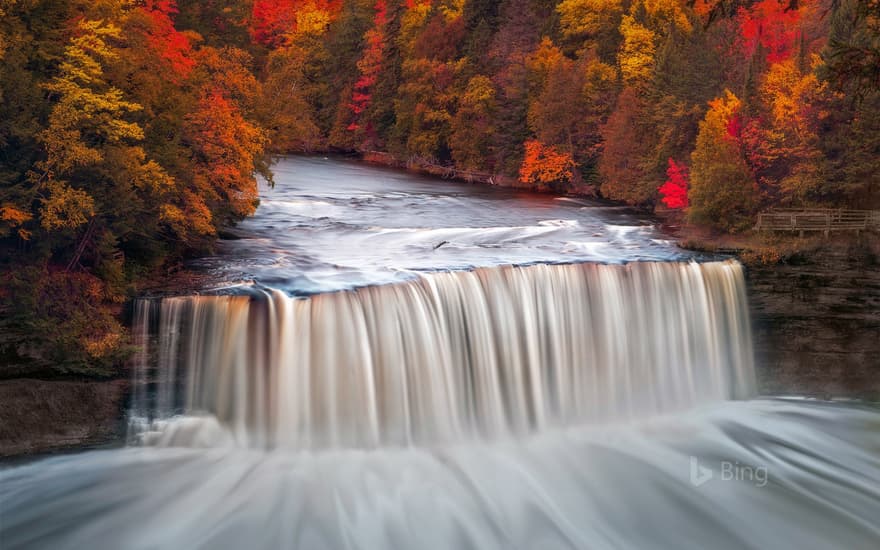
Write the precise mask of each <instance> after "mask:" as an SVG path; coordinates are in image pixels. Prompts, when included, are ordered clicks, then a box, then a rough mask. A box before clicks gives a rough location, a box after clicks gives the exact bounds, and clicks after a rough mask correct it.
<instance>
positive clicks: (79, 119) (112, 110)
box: [31, 20, 144, 230]
mask: <svg viewBox="0 0 880 550" xmlns="http://www.w3.org/2000/svg"><path fill="white" fill-rule="evenodd" d="M119 33H120V29H119V27H116V26H115V25H112V24H110V23H105V22H103V21H98V20H84V21H81V22H80V23H79V24H78V25H77V30H76V34H75V35H74V37H73V38H72V39H71V41H70V44H68V46H67V47H66V48H65V50H64V58H63V60H62V62H61V64H60V66H59V72H58V75H57V76H55V77H54V78H53V79H52V80H51V81H50V82H49V83H47V84H46V85H45V87H46V89H47V90H48V91H49V92H51V93H52V94H53V95H54V96H55V97H57V102H56V103H55V105H54V106H53V107H52V111H51V113H50V115H49V125H48V127H47V128H46V129H45V130H43V131H42V132H41V133H40V135H39V140H40V142H41V143H42V145H43V148H44V150H45V155H46V156H45V158H44V159H43V160H41V161H40V162H38V163H37V164H36V171H35V172H34V173H32V174H31V178H32V180H34V184H35V185H36V187H37V193H38V194H39V195H40V196H41V199H40V200H41V208H40V223H41V225H42V226H43V228H44V229H46V230H55V229H74V228H76V227H78V226H80V225H82V224H84V223H86V222H87V221H88V220H89V219H90V218H91V217H92V216H93V215H94V214H95V202H94V199H93V197H92V196H91V194H90V193H89V192H88V191H87V190H86V189H83V188H82V187H80V186H76V185H75V184H72V183H71V182H70V181H69V179H70V176H71V175H72V174H73V173H74V172H75V171H76V170H77V169H79V168H82V167H85V166H90V165H94V164H98V163H100V162H101V161H102V160H103V159H104V154H103V151H102V147H103V146H105V145H107V144H114V143H119V142H123V141H126V140H140V139H143V137H144V133H143V130H142V129H141V127H140V126H138V125H137V124H136V123H134V122H129V121H127V120H126V119H125V117H126V116H127V115H129V114H131V113H133V112H136V111H138V110H140V109H141V107H140V105H138V104H136V103H132V102H129V101H126V100H124V99H123V95H122V91H121V90H119V89H118V88H115V87H113V86H110V85H108V84H107V83H106V82H105V80H104V66H103V64H104V63H106V62H108V61H110V60H112V59H114V58H115V57H116V56H117V54H116V52H115V51H114V50H113V49H112V48H111V46H110V45H109V44H108V43H107V41H108V40H110V39H115V38H119Z"/></svg>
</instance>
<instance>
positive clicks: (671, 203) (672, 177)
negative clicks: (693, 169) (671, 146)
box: [657, 158, 688, 210]
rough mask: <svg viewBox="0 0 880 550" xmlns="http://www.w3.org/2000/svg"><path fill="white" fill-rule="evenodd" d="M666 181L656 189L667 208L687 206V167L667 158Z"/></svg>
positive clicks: (679, 208)
mask: <svg viewBox="0 0 880 550" xmlns="http://www.w3.org/2000/svg"><path fill="white" fill-rule="evenodd" d="M666 177H667V179H666V182H665V183H664V184H663V185H661V186H660V189H658V190H657V191H658V192H659V193H660V196H661V199H660V200H661V201H662V202H663V204H664V205H666V207H667V208H671V209H673V210H683V209H685V208H687V207H688V168H687V165H686V164H683V163H678V162H675V160H673V159H672V158H670V159H669V167H668V168H667V169H666Z"/></svg>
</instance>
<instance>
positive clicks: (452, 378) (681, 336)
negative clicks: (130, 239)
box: [133, 262, 754, 449]
mask: <svg viewBox="0 0 880 550" xmlns="http://www.w3.org/2000/svg"><path fill="white" fill-rule="evenodd" d="M136 316H137V319H138V326H136V329H135V330H136V331H137V332H138V333H139V334H141V335H142V338H141V341H142V342H143V343H147V342H149V340H150V339H149V338H147V333H148V332H149V329H150V327H153V326H158V332H159V334H158V341H157V344H156V350H155V352H156V353H155V354H154V355H155V356H156V361H157V363H158V366H157V367H154V366H152V365H150V364H149V360H148V358H149V355H150V354H149V353H145V354H143V355H141V356H140V357H139V358H138V362H137V367H136V371H137V377H138V379H136V381H135V387H136V388H138V393H137V394H136V397H135V400H134V407H133V410H134V427H135V430H136V431H138V432H140V433H139V434H137V435H138V436H139V438H140V439H142V440H144V441H146V442H147V443H150V444H156V445H175V446H190V445H202V446H203V445H210V446H217V445H220V444H223V445H237V446H250V447H269V448H275V447H285V448H290V449H306V448H325V447H332V448H339V447H366V448H374V447H378V446H387V445H412V444H437V443H443V442H461V441H464V440H469V439H478V438H497V437H502V436H508V435H522V434H526V433H529V432H534V431H543V430H545V429H547V428H550V427H557V426H565V425H571V424H576V423H584V422H598V421H619V420H626V419H633V418H647V417H650V416H654V415H658V414H663V413H669V412H673V411H680V410H684V409H687V408H691V407H693V406H695V405H697V404H700V403H706V402H713V401H722V400H725V399H731V398H744V397H750V396H751V395H753V393H754V380H753V378H754V372H753V365H752V351H751V337H750V329H749V323H748V310H747V304H746V298H745V289H744V282H743V273H742V268H741V266H740V265H739V264H736V263H733V262H714V263H706V264H697V263H634V264H628V265H597V264H575V265H552V266H548V265H539V266H531V267H523V268H516V267H509V268H489V269H478V270H475V271H466V272H442V273H433V274H426V275H422V276H420V277H419V278H418V279H417V280H415V281H413V282H406V283H399V284H396V285H388V286H378V287H367V288H361V289H358V290H354V291H347V292H336V293H329V294H322V295H318V296H313V297H310V298H291V297H288V296H287V295H286V294H285V293H283V292H281V291H277V290H276V291H267V292H265V294H257V295H255V296H187V297H180V298H166V299H164V300H162V301H161V303H159V304H155V303H151V302H148V301H143V302H140V303H139V304H138V311H137V314H136ZM156 317H158V319H157V318H156ZM622 335H625V338H624V337H622ZM154 374H155V378H156V380H157V382H158V383H157V384H156V388H155V391H153V392H151V393H147V392H145V391H144V389H145V386H146V384H145V383H146V380H147V379H149V377H151V376H153V375H154ZM180 413H183V414H185V415H186V417H182V418H181V417H177V418H171V417H175V416H177V415H179V414H180ZM150 421H152V425H151V428H150V429H147V430H146V431H144V427H146V426H150Z"/></svg>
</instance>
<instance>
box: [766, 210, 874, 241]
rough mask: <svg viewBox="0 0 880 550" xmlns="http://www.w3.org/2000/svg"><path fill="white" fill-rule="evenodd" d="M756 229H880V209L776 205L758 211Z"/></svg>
mask: <svg viewBox="0 0 880 550" xmlns="http://www.w3.org/2000/svg"><path fill="white" fill-rule="evenodd" d="M755 230H756V231H798V232H800V234H801V235H803V234H804V232H805V231H822V232H823V233H824V234H825V235H828V234H829V233H830V232H831V231H855V232H856V233H858V232H859V231H868V230H874V231H880V210H842V209H831V208H776V209H773V210H770V211H768V212H761V213H760V214H758V223H757V224H756V225H755Z"/></svg>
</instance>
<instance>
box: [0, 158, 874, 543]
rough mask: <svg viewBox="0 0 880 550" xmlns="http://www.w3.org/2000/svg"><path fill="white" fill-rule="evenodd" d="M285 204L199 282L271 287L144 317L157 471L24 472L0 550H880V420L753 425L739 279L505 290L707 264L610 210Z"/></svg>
mask: <svg viewBox="0 0 880 550" xmlns="http://www.w3.org/2000/svg"><path fill="white" fill-rule="evenodd" d="M276 175H277V181H278V185H277V186H276V187H275V188H274V189H272V190H271V191H268V190H266V192H265V193H264V194H263V197H262V199H263V203H262V205H261V206H260V208H259V210H258V212H257V214H256V216H254V217H253V218H251V219H249V220H247V221H246V222H244V223H243V224H242V225H241V226H240V227H239V228H238V229H237V230H236V231H237V233H238V236H239V237H240V238H239V239H237V240H230V241H225V242H223V243H222V246H221V252H222V253H221V254H220V255H219V256H217V257H215V258H210V259H207V260H205V261H204V262H202V265H203V266H204V267H206V268H207V269H209V270H211V271H213V272H216V273H218V274H220V275H221V276H223V277H225V278H226V280H227V281H228V282H229V283H231V284H233V285H239V284H240V283H241V282H242V281H254V282H255V283H256V284H255V285H252V286H250V287H249V288H250V291H248V293H247V294H240V295H238V296H217V295H214V296H189V297H179V298H166V299H164V300H161V301H160V300H144V301H140V302H138V304H137V306H136V309H137V311H136V318H137V319H138V323H137V324H136V326H135V327H134V335H135V337H136V340H137V342H136V343H138V344H139V345H140V350H139V352H138V354H137V356H136V357H135V365H136V369H135V371H136V376H135V380H134V383H133V386H132V393H133V395H132V405H133V406H132V411H131V419H132V430H131V431H132V445H131V446H129V447H128V448H126V449H115V450H106V451H98V452H89V453H80V454H74V455H70V456H62V457H56V458H50V459H45V460H40V461H37V462H34V463H31V464H28V465H24V466H19V467H15V468H7V469H0V549H2V550H42V549H46V548H51V549H53V550H68V549H69V550H81V549H84V548H88V549H91V550H141V549H142V550H164V549H169V550H189V549H204V550H217V549H229V550H240V549H247V550H260V549H267V550H274V549H279V548H296V549H304V550H312V549H315V550H323V549H328V550H330V549H345V550H361V549H362V550H395V549H401V550H413V549H428V550H433V549H437V550H453V549H454V550H469V549H478V550H495V549H498V550H510V549H522V550H533V549H557V548H577V549H606V548H607V549H614V550H618V549H630V548H634V549H642V548H649V549H654V548H658V549H670V550H681V549H689V548H693V549H699V550H707V549H713V550H714V549H737V550H738V549H741V548H752V549H761V550H763V549H771V550H772V549H777V548H798V549H837V548H840V549H847V550H850V549H851V550H860V549H866V550H867V549H870V550H876V549H877V548H880V412H878V410H877V409H876V408H868V407H867V406H864V405H860V404H857V403H848V404H841V403H818V402H812V401H808V400H778V399H768V398H756V397H754V393H755V384H754V380H753V378H754V371H753V366H752V348H751V342H750V333H749V327H748V318H747V304H746V296H745V288H744V284H743V280H742V268H741V267H740V266H739V265H737V264H734V263H726V262H721V263H705V264H694V263H629V264H627V265H599V264H581V265H553V266H547V265H534V266H531V267H524V268H513V267H499V266H502V265H507V264H532V263H535V262H551V263H559V262H563V263H571V262H578V261H601V262H610V263H620V262H627V261H628V262H632V261H637V260H653V261H671V260H681V259H689V256H686V255H684V254H683V253H682V252H681V251H679V250H677V249H675V247H674V246H673V245H672V244H671V243H669V242H668V241H667V240H665V238H664V236H663V235H662V234H660V233H659V232H657V230H656V228H654V227H652V225H651V224H652V221H651V220H646V219H640V218H639V217H638V216H637V215H636V214H633V213H631V212H628V211H626V210H622V209H614V208H607V207H603V206H601V205H598V204H595V203H592V202H589V201H583V202H581V201H576V200H573V199H552V198H549V197H546V196H543V197H542V196H535V195H527V194H526V195H524V194H519V193H516V192H507V191H499V190H495V189H489V188H485V187H476V186H463V185H454V184H449V183H448V182H438V181H435V180H426V179H419V178H413V177H411V176H409V175H406V174H402V173H399V172H388V171H382V170H376V169H373V168H369V167H365V166H364V165H362V164H355V163H345V162H330V161H322V160H318V159H302V158H292V159H287V160H285V161H283V162H282V163H280V164H279V165H278V166H277V168H276ZM444 243H445V244H444ZM471 268H480V269H475V270H473V271H456V272H433V273H432V271H436V270H438V269H471ZM385 282H395V283H398V284H394V285H390V286H370V287H364V288H360V289H357V290H343V289H352V288H353V287H357V286H363V285H375V284H379V283H385ZM270 289H274V290H270ZM339 290H341V292H331V293H325V294H316V295H314V296H311V297H309V298H303V297H298V298H295V297H290V296H289V294H310V293H316V292H326V291H339ZM763 367H764V368H766V367H767V366H766V365H765V366H763ZM707 472H708V473H707ZM710 478H711V479H710Z"/></svg>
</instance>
